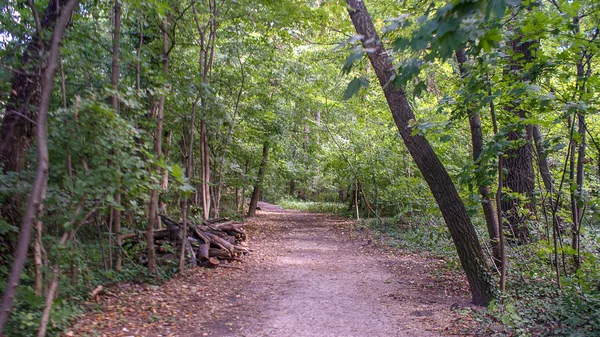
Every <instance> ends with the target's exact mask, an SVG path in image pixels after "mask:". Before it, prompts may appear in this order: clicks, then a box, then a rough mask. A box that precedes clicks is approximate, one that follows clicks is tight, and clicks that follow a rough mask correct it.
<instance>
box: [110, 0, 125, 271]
mask: <svg viewBox="0 0 600 337" xmlns="http://www.w3.org/2000/svg"><path fill="white" fill-rule="evenodd" d="M113 8H114V16H115V21H114V31H113V50H112V52H113V55H112V78H111V82H112V87H113V90H114V93H113V96H112V107H113V110H114V111H115V114H117V115H119V94H118V91H119V33H120V31H121V4H120V3H119V0H115V4H114V7H113ZM115 151H119V149H115ZM118 165H120V164H119V163H117V166H118ZM118 174H119V186H118V190H117V193H115V197H114V198H115V203H117V204H119V205H120V204H121V192H120V187H121V186H120V173H118ZM112 211H113V214H112V221H113V223H112V235H113V236H114V238H115V240H116V247H117V252H116V253H117V254H116V255H117V258H116V261H115V270H116V271H120V270H121V267H122V266H121V264H122V261H121V239H120V237H121V210H120V209H118V208H117V207H113V208H112ZM110 249H111V251H112V249H113V247H110Z"/></svg>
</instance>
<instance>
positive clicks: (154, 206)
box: [146, 19, 169, 276]
mask: <svg viewBox="0 0 600 337" xmlns="http://www.w3.org/2000/svg"><path fill="white" fill-rule="evenodd" d="M162 32H163V75H164V76H167V74H168V72H169V54H168V53H169V35H168V33H167V20H166V19H165V20H164V21H163V23H162ZM164 109H165V96H164V95H162V96H160V98H159V101H158V107H157V114H156V133H155V135H156V139H155V142H154V151H155V153H156V158H157V159H160V158H161V156H162V129H163V112H164ZM159 172H161V178H162V170H161V169H159ZM158 201H159V194H158V190H157V189H153V190H152V192H151V194H150V209H149V212H148V216H149V219H148V227H147V231H146V241H147V250H148V274H150V275H153V276H158V269H157V267H156V256H155V255H154V233H153V232H154V229H155V228H160V219H159V218H158Z"/></svg>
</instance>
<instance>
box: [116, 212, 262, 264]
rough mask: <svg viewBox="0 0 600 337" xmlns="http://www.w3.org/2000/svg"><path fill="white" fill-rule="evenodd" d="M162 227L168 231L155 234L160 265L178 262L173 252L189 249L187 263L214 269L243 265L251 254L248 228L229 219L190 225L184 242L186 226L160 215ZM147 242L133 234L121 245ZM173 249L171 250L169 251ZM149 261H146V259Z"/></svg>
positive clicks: (126, 236) (191, 223) (127, 235)
mask: <svg viewBox="0 0 600 337" xmlns="http://www.w3.org/2000/svg"><path fill="white" fill-rule="evenodd" d="M160 218H161V220H162V223H163V224H165V226H167V228H163V229H156V230H154V236H153V237H154V245H155V252H156V254H157V257H158V260H159V261H161V260H162V261H166V260H173V261H174V260H178V256H179V255H178V254H177V253H175V252H174V250H173V249H172V248H177V252H179V248H178V247H181V245H182V244H184V245H185V247H186V248H185V252H186V261H187V262H188V263H190V264H193V265H198V266H203V267H209V268H214V267H217V266H219V265H221V266H223V265H222V264H221V261H240V257H241V256H243V255H247V254H248V253H249V252H250V250H249V249H248V248H246V247H244V245H245V241H246V240H247V239H248V236H247V234H246V231H245V230H244V229H243V228H242V227H243V226H244V225H245V224H244V223H240V222H237V221H231V220H229V219H227V218H221V219H209V220H205V221H204V222H202V223H195V222H192V221H189V220H188V221H187V225H188V229H187V233H186V234H187V235H186V237H185V239H184V238H183V223H177V222H175V221H173V220H172V219H170V218H169V217H167V216H166V215H162V214H161V215H160ZM145 239H146V232H138V233H130V234H126V235H123V236H121V242H122V243H123V245H124V246H125V245H126V244H135V243H137V242H140V241H143V240H145ZM167 247H171V249H169V248H167ZM144 260H145V259H144Z"/></svg>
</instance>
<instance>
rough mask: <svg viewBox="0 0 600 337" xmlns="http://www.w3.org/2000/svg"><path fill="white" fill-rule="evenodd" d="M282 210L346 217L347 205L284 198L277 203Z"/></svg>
mask: <svg viewBox="0 0 600 337" xmlns="http://www.w3.org/2000/svg"><path fill="white" fill-rule="evenodd" d="M277 204H278V205H279V206H281V207H283V208H284V209H294V210H298V211H305V212H313V213H333V214H338V215H344V216H345V215H347V214H346V208H347V207H348V206H347V205H345V204H343V203H340V202H325V201H304V200H297V199H291V198H284V199H281V200H279V201H278V202H277Z"/></svg>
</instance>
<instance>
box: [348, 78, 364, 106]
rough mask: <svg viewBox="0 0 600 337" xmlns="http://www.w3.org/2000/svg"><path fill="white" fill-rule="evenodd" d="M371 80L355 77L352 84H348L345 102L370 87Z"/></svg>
mask: <svg viewBox="0 0 600 337" xmlns="http://www.w3.org/2000/svg"><path fill="white" fill-rule="evenodd" d="M368 86H369V80H367V79H366V78H365V77H364V76H361V77H355V78H354V79H353V80H352V81H350V83H348V87H347V88H346V91H345V92H344V100H349V99H350V98H352V96H354V95H356V94H357V93H358V92H359V91H360V89H361V88H362V87H365V88H366V87H368Z"/></svg>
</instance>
